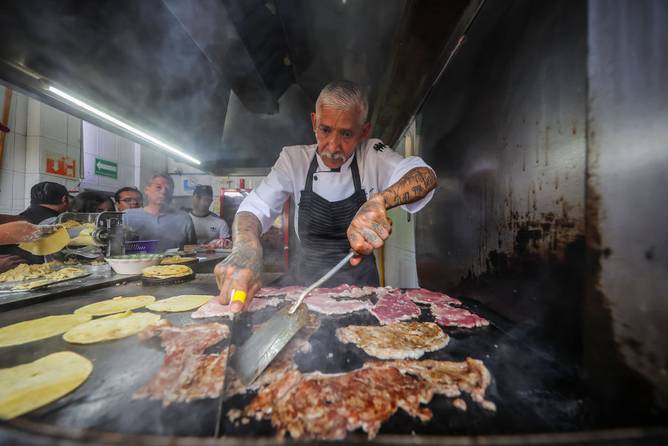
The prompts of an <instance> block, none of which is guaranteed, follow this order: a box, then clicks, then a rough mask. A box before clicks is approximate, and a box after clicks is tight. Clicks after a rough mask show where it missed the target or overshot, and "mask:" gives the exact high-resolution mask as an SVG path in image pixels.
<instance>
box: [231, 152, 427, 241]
mask: <svg viewBox="0 0 668 446" xmlns="http://www.w3.org/2000/svg"><path fill="white" fill-rule="evenodd" d="M316 149H317V144H312V145H307V146H288V147H284V148H283V150H282V151H281V154H280V156H279V157H278V160H277V161H276V163H275V164H274V167H272V168H271V172H269V175H267V177H266V178H265V179H264V180H262V182H261V183H260V184H259V185H258V186H257V187H256V188H255V189H253V190H252V191H251V193H250V194H249V195H248V196H247V197H246V198H245V199H244V201H242V202H241V205H240V206H239V209H238V210H237V212H250V213H252V214H254V215H255V216H256V217H257V218H258V220H259V221H260V223H262V233H264V232H266V231H267V230H268V229H269V228H270V227H271V225H272V223H273V222H274V220H275V219H276V217H277V216H278V215H279V214H280V213H281V211H282V210H283V204H284V203H285V201H286V200H287V199H288V198H290V196H292V198H293V199H294V202H295V204H296V206H297V209H296V210H295V232H296V233H297V234H298V232H297V229H298V227H299V226H298V225H299V223H298V221H297V220H298V217H297V215H298V210H299V209H298V207H299V200H300V198H301V191H302V190H303V189H304V185H305V184H306V175H307V173H308V169H309V165H310V164H311V160H312V159H313V155H314V154H315V155H316V157H317V160H318V168H317V169H316V172H315V173H314V174H313V192H315V193H316V194H318V195H320V196H321V197H323V198H324V199H326V200H328V201H337V200H343V199H346V198H348V197H350V196H351V195H352V194H353V193H354V192H355V185H354V184H353V178H352V171H351V170H350V164H351V163H352V161H353V157H352V156H351V157H350V158H348V160H347V161H346V162H345V163H344V164H343V165H342V166H341V169H340V171H332V170H331V169H330V168H329V167H327V166H326V165H325V164H324V163H323V161H322V159H321V158H320V155H318V154H317V153H316ZM355 157H356V158H357V167H358V169H359V172H360V180H361V181H362V188H363V189H364V191H365V192H366V195H367V198H369V197H370V196H371V195H373V194H376V193H378V192H382V191H384V190H385V189H387V188H388V187H389V186H391V185H392V184H394V183H396V182H397V181H399V180H400V179H401V177H403V176H404V175H405V174H406V173H407V172H408V171H410V170H412V169H415V168H416V167H429V166H428V165H427V164H426V163H425V162H424V161H423V160H422V158H419V157H417V156H409V157H407V158H404V157H403V156H401V155H399V154H398V153H396V152H395V151H394V150H392V149H391V148H390V147H388V146H386V145H385V144H383V143H382V142H381V141H380V140H379V139H367V140H366V141H364V142H362V143H361V144H360V145H359V147H357V149H356V150H355ZM433 195H434V191H433V190H432V191H431V192H429V194H427V196H426V197H424V198H423V199H421V200H419V201H416V202H415V203H410V204H407V205H402V208H404V209H405V210H406V211H408V212H410V213H411V214H413V213H415V212H418V211H419V210H420V209H422V208H423V207H424V206H425V205H426V204H427V203H429V200H431V198H432V196H433Z"/></svg>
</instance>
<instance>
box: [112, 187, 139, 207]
mask: <svg viewBox="0 0 668 446" xmlns="http://www.w3.org/2000/svg"><path fill="white" fill-rule="evenodd" d="M114 199H115V201H116V210H118V211H124V210H126V209H136V208H140V207H142V206H143V205H144V197H143V196H142V194H141V192H140V191H139V189H137V188H136V187H131V186H127V187H121V188H120V189H118V190H117V191H116V194H115V195H114Z"/></svg>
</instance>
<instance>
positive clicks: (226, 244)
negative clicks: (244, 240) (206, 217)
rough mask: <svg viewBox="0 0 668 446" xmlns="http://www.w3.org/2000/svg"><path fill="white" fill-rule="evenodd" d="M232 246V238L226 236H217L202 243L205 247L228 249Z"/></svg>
mask: <svg viewBox="0 0 668 446" xmlns="http://www.w3.org/2000/svg"><path fill="white" fill-rule="evenodd" d="M231 247H232V240H230V239H226V238H217V239H215V240H211V241H210V242H209V243H206V244H205V245H204V248H205V249H208V250H214V249H229V248H231Z"/></svg>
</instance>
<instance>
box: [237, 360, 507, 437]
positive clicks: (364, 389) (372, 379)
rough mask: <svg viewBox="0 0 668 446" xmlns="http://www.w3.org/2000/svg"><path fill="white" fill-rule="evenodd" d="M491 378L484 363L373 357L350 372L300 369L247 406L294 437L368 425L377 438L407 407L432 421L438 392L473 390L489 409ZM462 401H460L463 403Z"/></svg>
mask: <svg viewBox="0 0 668 446" xmlns="http://www.w3.org/2000/svg"><path fill="white" fill-rule="evenodd" d="M490 381H491V375H490V374H489V371H488V370H487V368H486V367H485V365H484V364H483V363H482V361H478V360H475V359H471V358H467V360H466V361H465V362H450V361H409V360H404V361H391V362H376V361H374V362H370V363H367V364H365V365H364V367H363V368H361V369H358V370H354V371H352V372H348V373H341V374H336V375H323V374H320V373H312V374H308V375H304V374H301V373H299V372H298V371H296V370H293V371H291V372H290V374H289V375H286V376H284V378H283V379H282V380H280V381H276V382H274V383H273V384H271V385H269V386H267V387H264V388H263V389H261V390H260V392H259V393H258V395H257V396H256V397H255V399H254V400H253V401H252V402H251V403H250V404H249V405H248V406H247V407H246V411H245V413H246V416H252V417H255V418H256V419H270V420H271V423H272V425H273V426H274V427H275V428H276V429H277V434H278V435H279V436H285V435H286V434H288V433H289V434H290V436H291V437H292V438H294V439H339V440H340V439H343V438H345V436H346V435H347V433H348V432H349V431H353V430H356V429H358V428H362V429H363V430H364V431H365V432H367V433H368V435H369V438H373V437H374V436H375V435H376V434H377V433H378V430H379V429H380V427H381V425H382V423H383V422H384V421H385V420H387V419H388V418H389V417H390V416H392V415H393V414H394V413H395V412H396V411H397V409H399V408H401V409H403V410H404V411H406V412H407V413H408V414H409V415H411V416H414V417H418V418H419V419H420V420H422V421H425V422H426V421H428V420H430V419H431V417H432V412H431V411H430V410H429V409H428V408H426V407H423V406H422V404H428V403H429V402H430V401H431V399H432V397H433V396H434V395H437V394H439V395H445V396H447V397H451V398H459V397H460V396H461V394H462V392H464V393H468V394H470V395H471V398H472V399H473V401H475V402H477V403H478V404H480V405H481V407H483V408H484V409H487V410H494V409H495V406H494V403H492V402H490V401H487V400H485V399H484V395H485V390H486V389H487V386H488V385H489V383H490ZM457 404H458V405H460V406H461V404H460V403H457Z"/></svg>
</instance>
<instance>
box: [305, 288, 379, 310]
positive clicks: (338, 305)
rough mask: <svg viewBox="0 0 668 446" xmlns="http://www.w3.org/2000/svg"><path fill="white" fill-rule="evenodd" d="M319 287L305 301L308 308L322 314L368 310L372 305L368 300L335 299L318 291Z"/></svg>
mask: <svg viewBox="0 0 668 446" xmlns="http://www.w3.org/2000/svg"><path fill="white" fill-rule="evenodd" d="M317 291H318V290H317V289H316V290H314V292H313V293H311V294H310V295H308V296H307V297H306V299H304V302H305V303H306V305H307V306H308V309H309V310H311V311H315V312H317V313H322V314H347V313H353V312H355V311H362V310H368V309H370V308H371V307H372V305H371V303H369V301H366V300H357V299H340V300H337V299H334V298H333V297H331V295H329V294H320V293H317Z"/></svg>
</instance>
